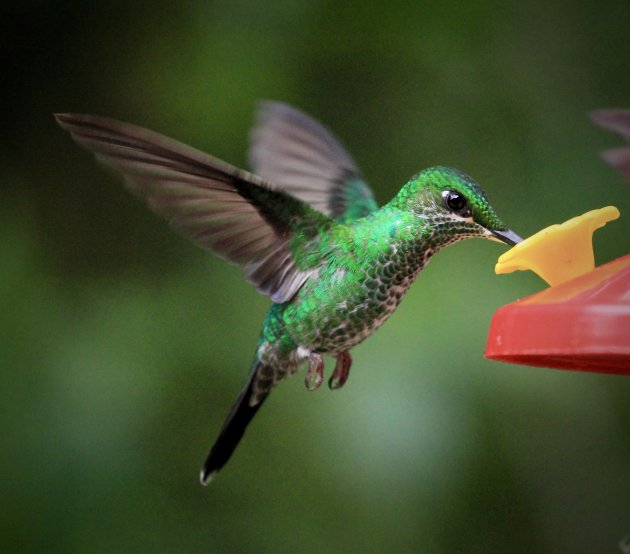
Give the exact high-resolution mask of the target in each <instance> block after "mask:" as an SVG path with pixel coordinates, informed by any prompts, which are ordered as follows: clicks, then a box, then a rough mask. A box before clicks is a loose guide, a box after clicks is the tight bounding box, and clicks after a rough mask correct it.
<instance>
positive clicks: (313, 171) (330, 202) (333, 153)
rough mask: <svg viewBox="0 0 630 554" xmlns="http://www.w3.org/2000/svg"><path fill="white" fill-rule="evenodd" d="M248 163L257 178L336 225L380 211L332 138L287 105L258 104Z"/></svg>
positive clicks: (364, 184) (317, 124) (354, 166)
mask: <svg viewBox="0 0 630 554" xmlns="http://www.w3.org/2000/svg"><path fill="white" fill-rule="evenodd" d="M249 161H250V165H251V167H252V171H254V173H256V174H257V175H260V176H262V177H263V178H264V179H266V180H267V181H269V182H271V183H274V185H276V186H277V187H278V188H280V189H282V190H285V191H286V192H288V193H289V194H291V195H292V196H295V197H296V198H299V199H300V200H302V201H303V202H306V203H308V204H310V205H311V206H313V207H314V208H316V209H317V210H319V211H320V212H322V213H324V214H326V215H328V216H330V217H331V218H333V219H335V220H336V221H339V222H342V223H349V222H350V221H352V220H354V219H358V218H360V217H363V216H365V215H368V214H369V213H370V212H373V211H374V210H376V209H377V208H378V206H377V204H376V201H375V200H374V196H373V194H372V191H371V190H370V187H369V186H368V185H367V184H366V183H365V182H364V181H363V178H362V177H361V172H360V171H359V169H358V168H357V165H356V164H355V163H354V160H353V159H352V158H351V157H350V155H349V154H348V153H347V152H346V150H345V149H344V148H343V146H341V144H340V143H339V141H338V140H337V139H336V138H335V137H334V136H333V134H332V133H331V132H330V131H328V130H327V129H326V128H325V127H324V126H322V125H321V124H320V123H318V122H317V121H315V120H314V119H312V118H310V117H309V116H307V115H306V114H304V113H302V112H300V111H298V110H296V109H295V108H292V107H291V106H288V105H287V104H283V103H280V102H262V103H261V104H260V106H259V109H258V116H257V118H256V124H255V126H254V128H253V130H252V133H251V147H250V151H249Z"/></svg>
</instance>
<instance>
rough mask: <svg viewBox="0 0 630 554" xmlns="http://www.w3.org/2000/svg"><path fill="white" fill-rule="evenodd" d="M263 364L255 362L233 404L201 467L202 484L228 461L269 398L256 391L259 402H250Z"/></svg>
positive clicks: (205, 483) (208, 480)
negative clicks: (250, 423) (255, 381)
mask: <svg viewBox="0 0 630 554" xmlns="http://www.w3.org/2000/svg"><path fill="white" fill-rule="evenodd" d="M262 365H263V364H262V363H261V362H259V361H258V360H256V361H255V362H254V366H253V368H252V371H251V373H250V376H249V379H248V381H247V384H246V385H245V388H244V389H243V390H242V391H241V394H239V396H238V398H237V399H236V402H235V403H234V405H233V406H232V410H231V411H230V414H229V415H228V416H227V418H226V419H225V422H224V423H223V427H222V428H221V432H220V433H219V436H218V438H217V440H216V441H215V443H214V445H213V446H212V448H211V449H210V453H209V454H208V457H207V458H206V461H205V462H204V464H203V467H202V468H201V476H200V479H201V484H202V485H207V484H208V483H210V481H211V480H212V478H213V477H214V476H215V475H216V474H217V473H218V472H219V470H220V469H221V468H222V467H223V466H224V465H225V464H226V463H227V462H228V460H229V459H230V457H231V456H232V453H233V452H234V450H235V449H236V447H237V446H238V443H239V442H240V440H241V438H243V434H244V433H245V429H246V428H247V426H248V425H249V422H250V421H251V420H252V419H253V417H254V416H255V415H256V412H257V411H258V410H259V409H260V407H261V406H262V405H263V402H264V401H265V399H266V398H267V396H268V395H264V396H263V397H262V398H261V397H260V392H259V391H256V392H257V402H256V404H254V405H253V406H252V405H251V404H250V401H251V399H252V396H253V394H254V380H255V378H256V375H257V374H258V370H259V369H260V368H261V366H262Z"/></svg>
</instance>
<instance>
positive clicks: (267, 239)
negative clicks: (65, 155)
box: [55, 114, 334, 303]
mask: <svg viewBox="0 0 630 554" xmlns="http://www.w3.org/2000/svg"><path fill="white" fill-rule="evenodd" d="M55 117H56V118H57V121H58V122H59V124H60V125H61V126H62V127H63V128H64V129H66V130H67V131H69V132H70V133H71V135H72V137H73V138H74V139H75V140H76V141H77V142H78V143H79V144H80V145H81V146H84V147H85V148H87V149H88V150H90V151H91V152H93V153H94V155H95V156H96V158H97V159H98V160H99V161H101V162H103V163H104V164H105V165H106V166H108V167H110V168H111V169H113V170H115V171H116V172H117V173H119V174H121V175H122V177H123V178H124V180H125V183H126V185H127V187H128V188H129V189H130V190H131V191H132V192H133V193H134V194H136V195H137V196H139V197H140V198H142V199H143V200H144V201H145V202H146V203H147V204H148V205H149V207H150V208H151V209H152V210H153V211H155V212H156V213H158V214H159V215H161V216H163V217H164V218H166V219H167V220H168V222H169V223H170V224H171V226H172V227H173V228H174V229H175V230H177V231H178V232H180V233H181V234H182V235H184V236H186V237H188V238H189V239H191V240H192V241H193V242H195V243H197V244H198V245H200V246H202V247H204V248H207V249H209V250H211V251H212V252H214V253H216V254H218V255H219V256H222V257H224V258H227V259H228V260H230V261H232V262H234V263H235V264H237V265H239V266H240V267H242V268H243V271H244V274H245V277H246V278H247V279H248V280H249V281H250V282H251V283H253V284H254V285H255V286H256V288H257V289H258V290H259V291H260V292H262V293H263V294H266V295H268V296H270V297H271V298H272V300H273V301H274V302H278V303H280V302H285V301H287V300H289V299H290V298H291V297H292V296H293V295H294V294H295V293H296V292H297V290H298V289H299V288H300V287H301V286H302V284H303V283H304V281H305V280H306V279H307V278H308V277H309V276H310V275H311V274H312V273H313V271H314V267H313V266H314V259H315V261H317V260H316V256H312V255H311V256H303V253H304V252H305V251H308V252H309V253H310V249H309V246H311V247H313V249H314V251H316V245H314V242H316V241H317V239H318V236H319V232H320V231H321V230H322V229H325V228H326V227H327V226H330V225H333V224H334V223H333V221H332V220H331V219H329V218H328V217H326V216H325V215H323V214H321V213H319V212H317V211H316V210H314V209H312V208H311V207H310V206H308V205H307V204H305V203H303V202H301V201H299V200H297V199H296V198H293V197H292V196H290V195H288V194H286V193H284V192H282V191H279V190H273V188H272V187H271V186H270V185H269V184H268V183H266V182H265V181H263V180H262V179H261V178H259V177H257V176H255V175H252V174H250V173H247V172H246V171H241V170H239V169H237V168H235V167H233V166H231V165H229V164H227V163H225V162H222V161H221V160H218V159H216V158H213V157H212V156H209V155H207V154H204V153H203V152H200V151H198V150H195V149H193V148H191V147H189V146H186V145H185V144H182V143H180V142H177V141H174V140H172V139H169V138H167V137H164V136H162V135H160V134H158V133H154V132H152V131H149V130H147V129H142V128H140V127H136V126H134V125H129V124H127V123H122V122H119V121H116V120H112V119H107V118H102V117H96V116H91V115H76V114H57V115H56V116H55ZM298 256H299V258H300V260H302V262H301V263H299V262H296V257H298ZM305 260H310V261H311V262H312V264H311V265H307V264H305V263H304V261H305ZM298 266H299V267H298Z"/></svg>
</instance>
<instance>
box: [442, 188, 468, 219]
mask: <svg viewBox="0 0 630 554" xmlns="http://www.w3.org/2000/svg"><path fill="white" fill-rule="evenodd" d="M442 196H443V198H444V202H445V203H446V207H447V208H448V209H449V210H451V211H452V212H455V213H456V214H457V215H460V216H462V217H470V216H471V213H472V212H471V210H470V207H469V206H468V200H466V197H465V196H464V195H463V194H462V193H460V192H457V191H456V190H447V191H444V192H443V193H442Z"/></svg>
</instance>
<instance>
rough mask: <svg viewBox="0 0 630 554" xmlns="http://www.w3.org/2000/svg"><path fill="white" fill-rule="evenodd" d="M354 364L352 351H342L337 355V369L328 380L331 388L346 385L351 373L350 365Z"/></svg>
mask: <svg viewBox="0 0 630 554" xmlns="http://www.w3.org/2000/svg"><path fill="white" fill-rule="evenodd" d="M351 365H352V358H351V357H350V352H341V353H340V354H338V355H337V363H336V364H335V371H333V374H332V375H331V376H330V379H329V380H328V386H329V387H330V389H331V390H335V389H340V388H341V387H343V386H344V384H345V382H346V381H347V380H348V375H350V366H351Z"/></svg>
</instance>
